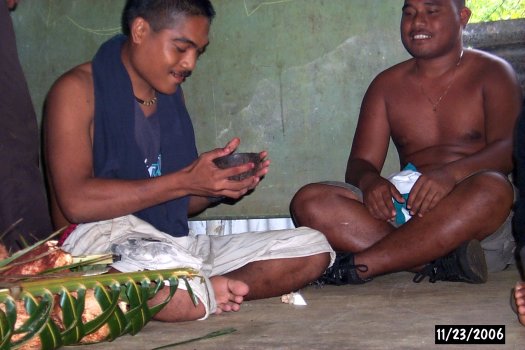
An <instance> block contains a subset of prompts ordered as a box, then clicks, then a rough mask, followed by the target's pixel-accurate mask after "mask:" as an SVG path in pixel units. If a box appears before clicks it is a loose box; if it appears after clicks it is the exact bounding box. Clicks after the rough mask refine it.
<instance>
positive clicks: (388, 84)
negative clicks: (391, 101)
mask: <svg viewBox="0 0 525 350" xmlns="http://www.w3.org/2000/svg"><path fill="white" fill-rule="evenodd" d="M412 67H413V59H409V60H406V61H403V62H400V63H397V64H395V65H393V66H391V67H389V68H387V69H385V70H384V71H382V72H380V73H379V74H377V75H376V77H375V78H374V79H373V80H372V82H371V84H370V89H374V90H376V91H377V92H383V93H387V92H391V91H392V90H393V87H395V86H396V85H398V84H403V82H404V81H406V77H407V76H408V75H409V74H410V69H411V68H412Z"/></svg>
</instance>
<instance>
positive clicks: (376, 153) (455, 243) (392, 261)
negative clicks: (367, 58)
mask: <svg viewBox="0 0 525 350" xmlns="http://www.w3.org/2000/svg"><path fill="white" fill-rule="evenodd" d="M469 17H470V10H469V9H468V8H466V7H465V2H464V1H462V0H405V1H404V5H403V8H402V16H401V25H400V31H401V40H402V42H403V45H404V47H405V49H406V50H407V51H408V52H409V53H410V54H411V56H412V57H413V58H411V59H409V60H407V61H404V62H401V63H399V64H397V65H395V66H393V67H391V68H389V69H387V70H385V71H384V72H382V73H380V74H379V75H378V76H377V77H376V78H375V79H374V81H373V82H372V84H371V85H370V87H369V89H368V91H367V92H366V95H365V97H364V99H363V103H362V106H361V112H360V116H359V122H358V125H357V130H356V133H355V136H354V140H353V145H352V150H351V152H350V156H349V160H348V165H347V170H346V176H345V180H346V183H336V184H335V186H334V183H316V184H309V185H306V186H305V187H303V188H302V189H300V190H299V191H298V193H297V194H296V195H295V197H294V199H293V200H292V203H291V211H292V215H293V217H294V219H295V221H296V224H298V225H305V226H309V227H312V228H315V229H317V230H319V231H321V232H323V233H324V234H325V235H326V237H327V238H328V241H329V242H330V244H331V245H332V247H333V248H334V250H336V251H340V252H345V253H339V254H338V258H337V259H336V263H335V264H334V265H333V267H332V268H330V269H329V270H328V271H327V272H326V273H325V275H324V277H323V279H322V280H323V281H325V282H327V283H334V284H346V283H352V284H357V283H363V282H365V281H367V280H369V279H370V278H372V277H374V276H378V275H382V274H386V273H391V272H395V271H403V270H411V271H419V273H420V274H418V275H416V276H417V279H415V280H416V281H420V280H422V279H423V278H424V277H425V276H429V279H430V281H432V282H434V281H436V280H449V281H465V282H470V283H483V282H484V281H485V280H486V278H487V267H486V265H485V260H484V256H483V254H482V250H481V248H480V246H479V242H478V241H481V240H483V239H484V238H485V237H487V236H489V235H491V234H492V233H493V232H495V231H496V230H497V229H498V228H499V227H500V225H502V223H503V222H504V221H505V220H506V219H507V217H508V216H509V212H510V210H511V207H512V203H513V188H512V185H511V183H510V182H509V181H508V179H507V174H509V172H510V171H511V169H512V140H513V128H514V125H515V122H516V118H517V116H518V114H519V111H520V105H521V90H520V88H519V85H518V82H517V78H516V76H515V73H514V71H513V70H512V68H511V66H510V65H509V64H508V63H506V62H504V61H503V60H502V59H500V58H498V57H495V56H493V55H490V54H488V53H484V52H481V51H477V50H471V49H466V48H464V47H463V42H462V30H463V28H464V27H465V26H466V24H467V22H468V20H469ZM390 137H391V138H392V140H393V142H394V144H395V146H396V148H397V151H398V154H399V160H400V165H401V168H404V167H405V166H406V165H408V164H412V165H414V166H415V167H416V169H417V171H418V172H420V173H421V174H422V175H421V176H420V177H419V178H418V179H417V181H416V182H415V184H414V185H413V187H412V189H411V190H410V191H409V197H408V200H407V201H406V202H405V199H404V198H403V197H402V195H401V193H400V192H399V191H398V190H397V189H396V187H394V185H393V184H392V183H391V182H389V181H388V180H387V179H385V178H384V177H382V176H381V175H380V172H381V169H382V167H383V164H384V161H385V157H386V154H387V149H388V144H389V139H390ZM392 199H395V200H396V201H398V202H399V203H405V204H406V207H407V209H408V211H409V214H410V215H412V219H410V220H409V221H408V222H407V223H405V224H403V225H401V226H398V225H393V222H394V220H395V218H396V210H395V206H394V204H393V201H392Z"/></svg>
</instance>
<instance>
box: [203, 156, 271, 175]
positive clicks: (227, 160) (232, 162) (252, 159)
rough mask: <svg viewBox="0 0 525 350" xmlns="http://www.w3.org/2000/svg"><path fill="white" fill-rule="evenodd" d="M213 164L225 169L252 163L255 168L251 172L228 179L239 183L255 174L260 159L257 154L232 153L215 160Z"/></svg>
mask: <svg viewBox="0 0 525 350" xmlns="http://www.w3.org/2000/svg"><path fill="white" fill-rule="evenodd" d="M213 162H214V163H215V165H217V166H218V167H219V168H221V169H227V168H231V167H234V166H238V165H242V164H246V163H253V164H254V165H255V166H254V167H253V169H252V170H250V171H247V172H244V173H242V174H238V175H234V176H230V177H229V179H230V180H236V181H240V180H244V179H246V178H247V177H250V176H253V175H255V174H256V173H257V170H258V169H259V163H260V162H261V158H260V156H259V153H232V154H228V155H227V156H224V157H219V158H215V159H214V160H213Z"/></svg>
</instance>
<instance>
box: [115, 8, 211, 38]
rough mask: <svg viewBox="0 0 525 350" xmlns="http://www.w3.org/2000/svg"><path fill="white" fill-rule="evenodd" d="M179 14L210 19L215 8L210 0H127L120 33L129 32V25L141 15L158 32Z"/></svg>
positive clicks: (167, 26) (170, 23) (171, 22)
mask: <svg viewBox="0 0 525 350" xmlns="http://www.w3.org/2000/svg"><path fill="white" fill-rule="evenodd" d="M179 15H185V16H204V17H206V18H208V20H209V21H210V23H211V21H212V20H213V18H214V17H215V10H214V9H213V5H212V4H211V2H210V0H127V1H126V5H125V6H124V10H123V11H122V23H121V24H122V33H124V34H125V35H129V34H130V26H131V23H132V22H133V20H134V19H135V18H137V17H142V18H144V19H145V20H146V21H148V23H149V24H150V26H151V27H152V28H153V30H154V31H156V32H158V31H160V30H162V29H166V28H169V27H170V26H171V25H172V24H173V21H174V19H175V17H177V16H179Z"/></svg>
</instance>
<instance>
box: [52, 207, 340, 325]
mask: <svg viewBox="0 0 525 350" xmlns="http://www.w3.org/2000/svg"><path fill="white" fill-rule="evenodd" d="M62 249H63V250H64V251H66V252H69V253H70V254H72V255H73V256H81V255H90V254H104V253H110V252H112V253H116V254H119V255H120V256H121V260H120V261H118V262H115V263H114V264H113V265H112V266H113V267H114V268H115V269H117V270H119V271H122V272H132V271H140V270H160V269H170V268H181V267H190V268H193V269H195V270H198V271H199V273H200V274H201V275H202V276H203V277H204V281H205V282H204V283H202V281H201V280H200V279H194V280H190V281H189V282H190V286H191V288H192V289H193V292H194V293H195V295H196V296H197V297H198V298H199V300H201V302H202V303H203V304H204V305H205V307H206V315H205V316H204V318H206V317H207V316H208V315H209V314H210V313H213V312H215V310H216V303H215V296H214V293H213V288H212V286H211V284H210V281H209V277H213V276H218V275H223V274H225V273H227V272H230V271H234V270H237V269H239V268H241V267H243V266H244V265H246V264H248V263H251V262H254V261H261V260H271V259H283V258H298V257H305V256H311V255H316V254H321V253H326V252H329V253H330V254H331V262H330V265H331V264H332V263H333V261H334V259H335V252H334V251H333V249H332V248H331V247H330V244H329V243H328V241H327V240H326V238H325V237H324V235H323V234H322V233H320V232H318V231H315V230H313V229H310V228H306V227H299V228H297V229H290V230H277V231H267V232H253V233H243V234H235V235H226V236H207V235H197V236H186V237H173V236H170V235H168V234H166V233H164V232H161V231H159V230H157V229H155V228H154V227H153V226H151V225H150V224H148V223H147V222H145V221H143V220H140V219H139V218H137V217H135V216H133V215H127V216H123V217H119V218H116V219H112V220H106V221H99V222H94V223H89V224H81V225H78V226H77V228H76V229H75V230H74V231H73V232H72V233H71V235H70V236H69V237H68V238H67V239H66V240H65V242H64V244H63V245H62ZM179 288H182V289H186V287H185V285H184V283H181V284H179Z"/></svg>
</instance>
